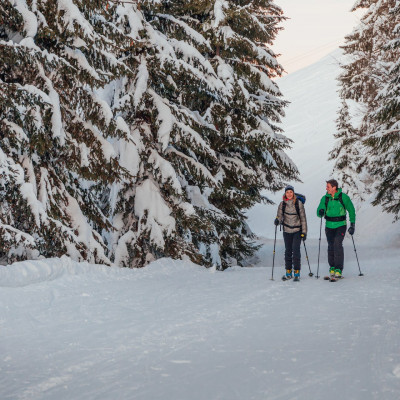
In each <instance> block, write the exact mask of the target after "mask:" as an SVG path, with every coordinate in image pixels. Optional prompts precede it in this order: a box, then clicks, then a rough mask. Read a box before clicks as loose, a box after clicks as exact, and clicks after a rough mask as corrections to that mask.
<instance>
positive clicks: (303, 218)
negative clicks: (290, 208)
mask: <svg viewBox="0 0 400 400" xmlns="http://www.w3.org/2000/svg"><path fill="white" fill-rule="evenodd" d="M299 211H300V223H301V233H303V234H304V235H307V217H306V210H305V208H304V204H303V203H302V202H301V201H299Z"/></svg>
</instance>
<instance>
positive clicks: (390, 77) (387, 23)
mask: <svg viewBox="0 0 400 400" xmlns="http://www.w3.org/2000/svg"><path fill="white" fill-rule="evenodd" d="M395 5H396V1H395V0H379V1H378V0H359V1H357V2H356V3H355V5H354V6H353V11H354V10H357V9H366V12H365V14H364V16H363V17H362V19H361V23H360V24H359V25H358V26H357V27H356V28H355V29H354V31H353V32H352V33H351V34H350V35H348V36H347V37H346V44H345V46H344V47H343V49H344V51H345V54H347V55H348V56H349V61H348V62H347V63H346V64H345V65H343V72H342V74H341V76H340V77H339V81H340V85H341V90H340V96H341V98H342V108H341V110H340V111H339V117H338V133H337V134H336V137H337V138H338V139H339V142H338V143H337V145H336V148H335V150H334V153H333V156H332V158H334V157H335V156H337V157H338V158H337V160H336V164H335V171H336V173H339V175H341V177H342V178H343V184H344V186H346V185H348V186H347V190H348V191H349V192H350V193H352V194H353V195H354V196H359V197H360V198H363V195H364V194H368V193H371V192H372V191H376V190H377V189H376V186H378V187H379V186H380V181H381V179H382V177H383V175H385V174H386V173H387V172H388V171H386V172H383V169H382V168H380V166H382V165H383V164H385V163H386V164H387V161H388V156H383V157H381V155H380V153H381V151H382V150H383V148H384V145H383V142H382V141H381V139H380V137H381V134H379V132H381V129H382V122H383V120H382V117H381V115H383V114H382V109H383V108H385V107H386V104H385V103H386V102H387V100H386V98H387V96H388V94H387V92H388V90H390V89H389V88H390V87H394V86H393V83H391V82H394V79H395V77H394V75H396V72H394V71H395V67H394V64H395V63H396V62H398V49H396V47H395V45H394V44H393V40H395V39H396V35H398V33H397V34H396V31H395V29H396V26H397V25H398V24H399V22H400V21H399V18H398V15H397V16H396V13H395V12H394V9H393V7H394V6H395ZM349 103H350V104H351V105H352V107H351V108H352V110H353V112H352V115H350V114H349V112H348V109H347V107H348V104H349ZM355 110H356V111H355ZM377 110H378V111H377ZM355 121H357V123H356V122H355ZM378 137H379V138H378ZM391 139H392V137H391ZM378 143H381V144H382V147H381V148H380V149H379V146H380V144H378ZM368 145H370V146H368ZM385 158H386V161H384V160H385ZM378 170H379V171H378ZM350 176H353V178H350ZM380 190H381V189H379V191H380ZM380 197H381V194H378V196H377V198H376V201H375V202H374V203H375V204H378V203H379V202H381V201H380V200H379V198H380ZM364 199H365V198H364ZM386 209H387V210H388V211H389V208H386Z"/></svg>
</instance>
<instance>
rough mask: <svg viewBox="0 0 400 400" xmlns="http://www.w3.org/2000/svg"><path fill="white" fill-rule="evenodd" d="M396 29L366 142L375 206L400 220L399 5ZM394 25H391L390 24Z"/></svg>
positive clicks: (388, 46)
mask: <svg viewBox="0 0 400 400" xmlns="http://www.w3.org/2000/svg"><path fill="white" fill-rule="evenodd" d="M390 15H392V18H393V21H394V25H395V28H394V29H393V39H392V40H389V41H388V42H387V43H386V45H385V47H384V49H385V50H386V51H387V52H390V53H393V52H394V53H395V54H397V60H393V61H392V62H390V63H389V65H388V79H387V80H388V83H387V84H386V85H384V86H383V87H382V88H381V90H380V91H379V93H378V96H377V101H378V104H379V106H378V107H377V108H376V109H375V110H374V112H373V115H372V118H373V119H374V120H376V121H377V130H376V132H375V133H373V134H372V135H371V136H370V137H368V138H367V139H366V140H365V144H366V145H367V146H368V147H369V148H370V154H371V155H372V157H371V158H370V169H371V173H372V174H373V176H374V178H375V179H376V182H377V184H376V189H377V195H376V198H375V200H374V202H373V204H374V205H377V204H381V205H382V206H383V209H384V210H385V211H387V212H390V213H393V214H394V215H395V219H396V220H398V219H400V191H399V187H400V57H399V54H400V2H399V1H397V2H396V5H395V6H394V7H393V8H392V9H391V10H390ZM390 26H392V24H390Z"/></svg>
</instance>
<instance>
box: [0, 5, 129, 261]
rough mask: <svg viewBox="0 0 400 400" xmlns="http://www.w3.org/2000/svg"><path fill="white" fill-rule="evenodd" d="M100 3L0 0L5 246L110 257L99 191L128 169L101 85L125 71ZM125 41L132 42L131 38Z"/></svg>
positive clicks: (13, 254)
mask: <svg viewBox="0 0 400 400" xmlns="http://www.w3.org/2000/svg"><path fill="white" fill-rule="evenodd" d="M103 13H104V11H103V8H102V2H100V1H94V0H93V1H75V2H72V1H57V0H55V1H45V0H37V1H28V2H26V3H25V2H22V1H14V0H4V1H2V2H1V4H0V198H1V206H0V252H1V254H2V256H3V257H6V258H7V259H8V261H13V260H15V259H21V258H35V257H38V256H39V255H40V256H45V257H50V256H61V255H63V254H67V255H70V256H72V257H74V258H75V259H85V260H88V261H91V262H101V263H109V262H110V261H109V259H108V257H107V255H106V248H105V244H104V241H103V239H102V237H101V232H102V230H103V229H105V230H110V229H111V224H110V222H109V221H108V219H107V217H106V216H105V215H104V213H103V212H102V210H101V208H100V203H99V201H98V196H97V194H98V193H101V192H102V191H103V190H104V187H105V186H106V185H107V184H109V183H110V182H114V181H118V180H119V179H120V177H121V176H123V175H124V174H125V172H124V171H123V169H121V168H120V166H119V165H118V162H117V160H116V158H115V156H114V150H113V147H112V146H111V144H110V143H109V142H108V141H107V138H111V137H123V136H124V132H123V131H121V130H120V129H118V128H117V124H116V122H115V121H114V119H113V115H112V113H111V110H110V109H109V107H108V106H107V104H106V103H105V102H103V101H102V100H101V99H99V98H98V97H97V96H96V93H95V89H96V88H100V87H103V86H104V85H105V84H106V83H107V82H109V81H110V80H111V79H116V77H118V76H120V75H122V74H124V73H125V69H126V68H125V67H124V65H123V64H121V63H119V62H118V60H117V58H116V54H117V52H120V50H119V49H117V48H116V46H115V44H114V43H115V41H116V37H118V36H121V35H119V33H118V31H117V30H116V29H115V27H112V25H110V24H107V23H106V21H105V20H104V18H103ZM127 45H129V42H128V43H127Z"/></svg>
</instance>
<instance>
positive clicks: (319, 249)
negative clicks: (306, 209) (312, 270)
mask: <svg viewBox="0 0 400 400" xmlns="http://www.w3.org/2000/svg"><path fill="white" fill-rule="evenodd" d="M321 230H322V218H321V225H320V226H319V246H318V267H317V276H316V278H317V279H318V278H319V275H318V273H319V255H320V253H321Z"/></svg>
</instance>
